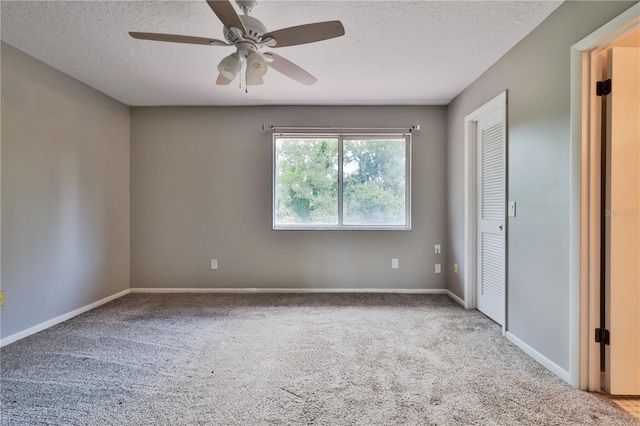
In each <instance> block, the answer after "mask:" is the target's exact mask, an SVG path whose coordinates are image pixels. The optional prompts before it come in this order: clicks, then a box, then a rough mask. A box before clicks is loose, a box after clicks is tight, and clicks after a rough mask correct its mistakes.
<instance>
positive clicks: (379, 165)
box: [343, 139, 406, 225]
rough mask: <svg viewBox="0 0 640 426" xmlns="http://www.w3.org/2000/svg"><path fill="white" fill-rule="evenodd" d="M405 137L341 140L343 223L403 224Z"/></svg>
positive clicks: (404, 206) (404, 203) (404, 205)
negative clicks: (342, 141)
mask: <svg viewBox="0 0 640 426" xmlns="http://www.w3.org/2000/svg"><path fill="white" fill-rule="evenodd" d="M405 156H406V148H405V140H404V139H390V140H375V139H374V140H345V141H344V143H343V179H344V183H343V223H344V224H345V225H405V218H406V216H405V210H406V202H405V201H406V191H405V188H406V170H405V164H406V162H405Z"/></svg>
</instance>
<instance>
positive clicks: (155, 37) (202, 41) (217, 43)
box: [129, 31, 231, 46]
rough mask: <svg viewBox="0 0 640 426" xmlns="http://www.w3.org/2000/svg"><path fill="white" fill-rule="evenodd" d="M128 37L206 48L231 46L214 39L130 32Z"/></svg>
mask: <svg viewBox="0 0 640 426" xmlns="http://www.w3.org/2000/svg"><path fill="white" fill-rule="evenodd" d="M129 35H130V36H131V37H133V38H137V39H140V40H155V41H169V42H173V43H187V44H205V45H207V46H231V45H230V44H228V43H226V42H224V41H222V40H216V39H215V38H206V37H192V36H185V35H177V34H159V33H137V32H133V31H130V32H129Z"/></svg>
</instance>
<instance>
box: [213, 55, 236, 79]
mask: <svg viewBox="0 0 640 426" xmlns="http://www.w3.org/2000/svg"><path fill="white" fill-rule="evenodd" d="M240 65H241V64H240V57H239V56H238V54H237V53H232V54H231V55H229V56H226V57H225V58H224V59H223V60H222V61H220V64H218V71H219V72H220V74H222V76H223V77H224V78H226V79H227V80H233V79H234V78H236V75H238V72H239V71H240Z"/></svg>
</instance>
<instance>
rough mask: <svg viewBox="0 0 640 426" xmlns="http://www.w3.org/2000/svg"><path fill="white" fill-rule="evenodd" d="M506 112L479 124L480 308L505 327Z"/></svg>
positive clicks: (478, 289) (499, 112)
mask: <svg viewBox="0 0 640 426" xmlns="http://www.w3.org/2000/svg"><path fill="white" fill-rule="evenodd" d="M504 116H505V114H504V109H502V108H499V109H497V110H495V111H494V112H491V113H489V114H487V115H486V116H484V117H482V118H481V119H479V120H478V121H477V123H476V131H477V135H476V143H477V150H478V151H477V157H476V158H477V162H478V164H477V172H478V178H477V182H478V188H477V201H478V204H477V205H478V212H477V218H478V219H477V220H478V222H477V235H476V241H477V261H476V265H477V268H478V270H477V274H476V277H477V291H476V295H477V306H478V310H479V311H480V312H482V313H484V314H485V315H486V316H488V317H489V318H491V319H492V320H494V321H495V322H497V323H498V324H500V325H503V324H504V311H505V309H504V298H505V231H504V226H505V217H504V216H505V139H506V138H505V122H504Z"/></svg>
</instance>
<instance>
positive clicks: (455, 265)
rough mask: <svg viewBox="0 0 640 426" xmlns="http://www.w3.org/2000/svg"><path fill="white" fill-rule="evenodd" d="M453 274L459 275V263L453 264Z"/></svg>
mask: <svg viewBox="0 0 640 426" xmlns="http://www.w3.org/2000/svg"><path fill="white" fill-rule="evenodd" d="M453 273H454V274H457V273H458V264H457V263H454V264H453Z"/></svg>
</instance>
